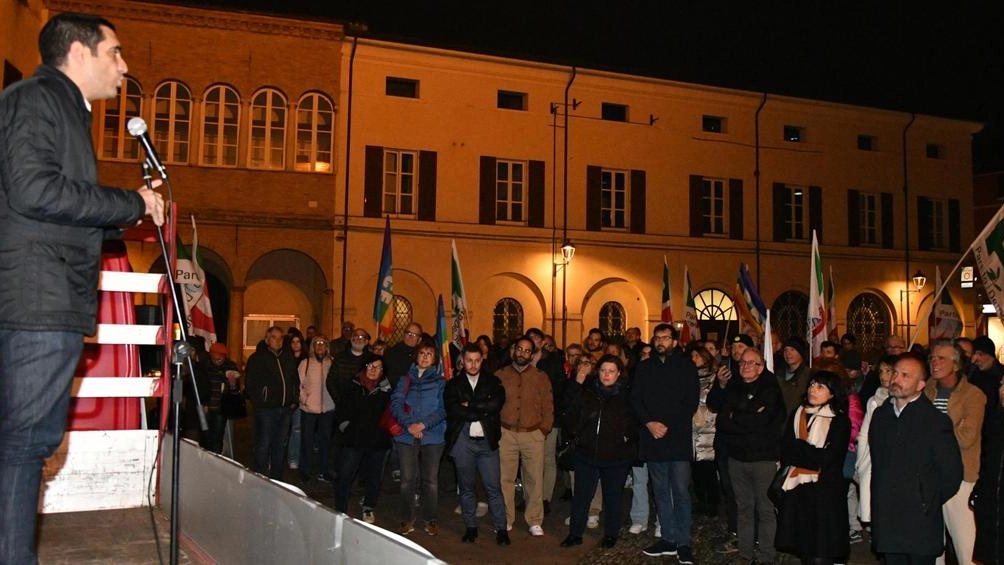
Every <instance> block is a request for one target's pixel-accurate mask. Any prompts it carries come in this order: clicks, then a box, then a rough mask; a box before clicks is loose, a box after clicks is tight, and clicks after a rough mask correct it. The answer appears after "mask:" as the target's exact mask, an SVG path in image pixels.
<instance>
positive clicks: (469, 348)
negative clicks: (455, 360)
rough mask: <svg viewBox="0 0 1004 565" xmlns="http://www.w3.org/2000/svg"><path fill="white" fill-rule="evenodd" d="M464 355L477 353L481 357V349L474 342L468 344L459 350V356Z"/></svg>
mask: <svg viewBox="0 0 1004 565" xmlns="http://www.w3.org/2000/svg"><path fill="white" fill-rule="evenodd" d="M466 353H477V354H478V355H481V347H480V346H479V345H478V344H477V342H475V341H471V342H468V343H467V345H465V346H464V348H463V350H461V352H460V355H461V356H463V355H464V354H466Z"/></svg>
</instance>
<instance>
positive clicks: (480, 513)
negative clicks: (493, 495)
mask: <svg viewBox="0 0 1004 565" xmlns="http://www.w3.org/2000/svg"><path fill="white" fill-rule="evenodd" d="M485 514H488V503H487V502H479V503H478V507H477V509H476V510H475V511H474V515H475V516H477V517H478V518H482V517H484V516H485Z"/></svg>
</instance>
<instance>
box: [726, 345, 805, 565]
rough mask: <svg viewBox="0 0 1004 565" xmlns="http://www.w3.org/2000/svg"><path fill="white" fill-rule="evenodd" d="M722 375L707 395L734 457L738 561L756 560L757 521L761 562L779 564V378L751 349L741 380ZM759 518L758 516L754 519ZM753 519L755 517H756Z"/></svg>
mask: <svg viewBox="0 0 1004 565" xmlns="http://www.w3.org/2000/svg"><path fill="white" fill-rule="evenodd" d="M728 375H729V374H728V373H721V374H720V375H719V377H718V383H717V384H716V385H715V386H712V387H711V391H709V392H708V407H709V408H710V409H711V410H713V411H715V412H716V413H717V414H718V418H717V419H716V420H715V428H716V430H717V431H716V433H717V434H721V435H722V437H723V440H724V442H725V445H726V447H727V449H728V453H729V474H730V476H731V479H732V488H733V489H734V490H735V494H736V509H737V526H738V534H739V535H738V542H739V543H738V545H739V557H740V558H741V559H742V560H744V561H746V562H749V561H751V560H752V559H753V531H754V530H753V528H754V523H755V522H758V526H757V531H758V532H759V541H760V556H759V558H758V559H757V560H758V561H760V562H761V563H770V562H773V561H774V556H775V551H774V533H775V532H774V530H775V527H776V525H775V522H776V517H775V515H774V505H773V503H771V501H770V499H768V498H767V489H768V487H769V486H770V483H771V481H772V480H773V478H774V473H775V472H776V471H777V461H778V458H779V457H780V452H781V443H780V442H781V431H782V428H783V426H784V422H785V417H786V413H785V409H784V397H783V396H782V395H781V387H780V386H779V385H778V384H777V379H775V378H773V377H772V376H771V375H770V373H765V372H764V362H763V355H762V354H761V353H760V352H759V351H757V350H756V349H754V348H752V347H750V348H748V349H746V350H745V351H743V354H742V356H741V357H740V359H739V376H738V377H739V378H736V377H735V376H731V377H728ZM754 513H755V514H754ZM754 515H755V516H756V518H754Z"/></svg>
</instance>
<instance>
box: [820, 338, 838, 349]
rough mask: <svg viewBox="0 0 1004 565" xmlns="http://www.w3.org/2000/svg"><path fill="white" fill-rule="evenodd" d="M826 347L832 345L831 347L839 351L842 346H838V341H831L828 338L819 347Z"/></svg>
mask: <svg viewBox="0 0 1004 565" xmlns="http://www.w3.org/2000/svg"><path fill="white" fill-rule="evenodd" d="M824 347H831V348H833V350H834V351H837V350H838V349H840V347H838V346H837V344H836V342H833V341H830V340H826V341H824V342H823V343H820V344H819V348H820V349H822V348H824Z"/></svg>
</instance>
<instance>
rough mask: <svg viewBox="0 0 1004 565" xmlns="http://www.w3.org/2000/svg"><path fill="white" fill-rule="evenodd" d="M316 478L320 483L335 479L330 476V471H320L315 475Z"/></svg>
mask: <svg viewBox="0 0 1004 565" xmlns="http://www.w3.org/2000/svg"><path fill="white" fill-rule="evenodd" d="M317 480H319V481H321V482H322V483H331V482H333V481H334V480H335V478H334V477H333V476H331V473H321V474H320V475H317Z"/></svg>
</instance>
